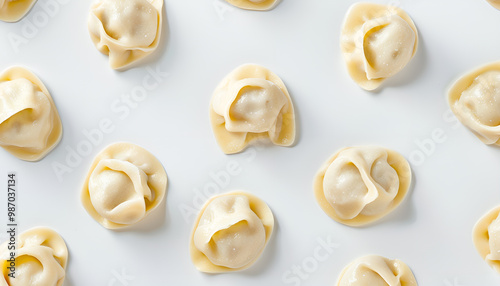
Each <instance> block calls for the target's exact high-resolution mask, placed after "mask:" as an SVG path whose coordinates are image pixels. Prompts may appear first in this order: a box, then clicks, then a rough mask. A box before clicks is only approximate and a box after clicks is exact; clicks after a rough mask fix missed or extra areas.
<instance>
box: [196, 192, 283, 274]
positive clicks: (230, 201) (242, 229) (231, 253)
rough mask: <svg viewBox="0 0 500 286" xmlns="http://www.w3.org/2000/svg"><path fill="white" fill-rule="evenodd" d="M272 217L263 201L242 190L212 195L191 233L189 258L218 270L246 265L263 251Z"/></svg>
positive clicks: (202, 266) (200, 266) (199, 266)
mask: <svg viewBox="0 0 500 286" xmlns="http://www.w3.org/2000/svg"><path fill="white" fill-rule="evenodd" d="M273 227H274V217H273V214H272V212H271V210H270V209H269V207H268V206H267V204H266V203H265V202H263V201H262V200H261V199H259V198H257V197H255V196H253V195H250V194H248V193H244V192H231V193H226V194H223V195H219V196H215V197H212V198H211V199H210V200H208V202H207V203H205V205H204V206H203V207H202V209H201V211H200V213H199V214H198V218H197V219H196V223H195V225H194V229H193V232H192V234H191V241H190V245H189V248H190V252H191V259H192V261H193V263H194V265H195V266H196V268H197V269H198V270H199V271H202V272H207V273H221V272H229V271H238V270H243V269H245V268H248V267H250V265H252V264H253V263H254V262H255V261H256V260H257V259H258V258H259V257H260V255H261V253H262V252H263V251H264V248H265V246H266V244H267V242H268V240H269V237H270V236H271V234H272V232H273Z"/></svg>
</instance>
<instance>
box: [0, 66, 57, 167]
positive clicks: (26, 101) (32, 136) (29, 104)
mask: <svg viewBox="0 0 500 286" xmlns="http://www.w3.org/2000/svg"><path fill="white" fill-rule="evenodd" d="M61 136H62V124H61V119H60V118H59V113H58V112H57V109H56V106H55V104H54V101H53V100H52V97H51V96H50V93H49V91H48V90H47V88H45V86H44V85H43V83H42V81H41V80H40V79H39V78H38V77H37V76H36V75H34V74H33V73H32V72H30V71H29V70H27V69H25V68H22V67H11V68H9V69H7V70H5V71H4V72H3V73H1V74H0V146H2V147H3V148H4V149H5V150H7V151H8V152H9V153H11V154H12V155H14V156H16V157H17V158H19V159H22V160H26V161H37V160H40V159H42V158H43V157H45V155H47V154H48V153H49V152H50V151H51V150H52V149H53V148H54V147H55V146H56V145H57V144H58V143H59V141H60V140H61Z"/></svg>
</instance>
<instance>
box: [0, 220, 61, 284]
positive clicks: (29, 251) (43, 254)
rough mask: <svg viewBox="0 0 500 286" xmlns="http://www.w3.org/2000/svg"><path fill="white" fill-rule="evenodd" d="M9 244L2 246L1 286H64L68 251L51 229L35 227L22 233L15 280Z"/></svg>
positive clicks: (18, 244) (0, 248)
mask: <svg viewBox="0 0 500 286" xmlns="http://www.w3.org/2000/svg"><path fill="white" fill-rule="evenodd" d="M7 243H8V241H6V242H4V243H3V244H2V245H0V265H2V273H3V275H1V276H0V285H1V286H28V285H29V286H62V285H63V282H64V278H65V276H66V262H67V261H68V249H67V248H66V243H65V242H64V240H63V239H62V238H61V236H60V235H59V234H58V233H57V232H55V231H54V230H52V229H49V228H46V227H36V228H32V229H30V230H27V231H25V232H23V233H21V234H20V235H19V237H18V240H17V250H16V256H15V269H16V272H15V278H11V277H9V276H8V275H7V274H8V271H9V270H8V269H7V267H9V266H10V262H9V261H8V260H9V259H10V252H11V250H9V249H8V244H7Z"/></svg>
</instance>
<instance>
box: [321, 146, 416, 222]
mask: <svg viewBox="0 0 500 286" xmlns="http://www.w3.org/2000/svg"><path fill="white" fill-rule="evenodd" d="M410 183H411V169H410V165H409V164H408V162H407V161H406V159H405V158H404V157H403V156H401V155H400V154H399V153H397V152H395V151H392V150H389V149H385V148H381V147H376V146H359V147H349V148H344V149H341V150H340V151H338V152H337V153H336V154H335V155H333V156H332V157H331V158H330V159H329V160H328V161H327V162H326V163H325V164H323V166H322V167H321V168H320V170H319V171H318V173H317V174H316V177H315V179H314V194H315V196H316V200H317V202H318V203H319V205H320V207H321V208H322V209H323V211H324V212H325V213H326V214H327V215H328V216H330V217H331V218H333V219H334V220H336V221H338V222H340V223H343V224H346V225H350V226H360V225H364V224H368V223H371V222H374V221H376V220H378V219H380V218H381V217H383V216H385V215H386V214H388V213H389V212H391V211H392V210H394V208H396V207H397V206H398V205H399V204H400V203H401V201H402V200H403V199H404V197H405V196H406V193H407V192H408V189H409V187H410Z"/></svg>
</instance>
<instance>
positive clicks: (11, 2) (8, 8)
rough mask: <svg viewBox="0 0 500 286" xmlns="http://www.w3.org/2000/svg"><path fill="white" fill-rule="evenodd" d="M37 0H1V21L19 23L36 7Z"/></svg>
mask: <svg viewBox="0 0 500 286" xmlns="http://www.w3.org/2000/svg"><path fill="white" fill-rule="evenodd" d="M36 1H37V0H0V20H1V21H4V22H17V21H19V20H21V19H22V18H23V17H24V16H25V15H26V14H28V12H29V11H30V10H31V8H32V7H33V5H35V3H36Z"/></svg>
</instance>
